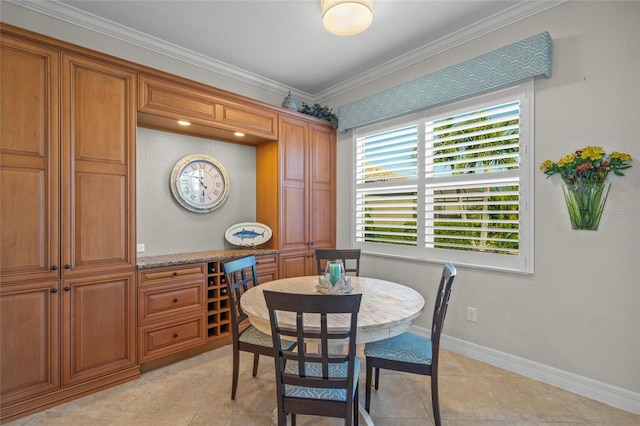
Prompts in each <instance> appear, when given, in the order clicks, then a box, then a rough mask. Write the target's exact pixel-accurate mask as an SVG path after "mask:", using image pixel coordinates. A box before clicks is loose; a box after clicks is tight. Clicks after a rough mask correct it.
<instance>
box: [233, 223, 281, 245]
mask: <svg viewBox="0 0 640 426" xmlns="http://www.w3.org/2000/svg"><path fill="white" fill-rule="evenodd" d="M271 235H272V233H271V228H269V227H268V226H267V225H265V224H263V223H258V222H242V223H236V224H235V225H231V226H230V227H229V228H228V229H227V231H226V232H225V233H224V238H225V239H226V240H227V241H228V242H229V243H231V244H233V245H234V246H240V247H255V246H259V245H260V244H264V243H266V242H267V241H269V240H270V239H271Z"/></svg>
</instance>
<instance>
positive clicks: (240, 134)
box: [234, 132, 244, 138]
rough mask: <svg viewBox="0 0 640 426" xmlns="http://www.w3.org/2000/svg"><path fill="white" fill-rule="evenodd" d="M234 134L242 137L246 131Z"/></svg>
mask: <svg viewBox="0 0 640 426" xmlns="http://www.w3.org/2000/svg"><path fill="white" fill-rule="evenodd" d="M234 135H236V136H237V137H239V138H241V137H243V136H244V133H242V132H235V133H234Z"/></svg>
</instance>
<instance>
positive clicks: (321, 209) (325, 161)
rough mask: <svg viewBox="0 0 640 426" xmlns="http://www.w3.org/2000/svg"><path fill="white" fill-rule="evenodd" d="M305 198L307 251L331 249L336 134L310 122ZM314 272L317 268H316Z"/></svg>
mask: <svg viewBox="0 0 640 426" xmlns="http://www.w3.org/2000/svg"><path fill="white" fill-rule="evenodd" d="M308 196H309V204H310V208H309V225H308V228H309V234H310V235H309V241H310V242H311V243H312V244H311V248H312V249H316V248H333V247H335V245H336V133H335V130H333V128H331V127H328V126H319V125H316V124H313V123H312V124H311V125H310V132H309V195H308ZM314 269H317V265H316V267H315V268H314ZM316 272H317V271H316ZM314 274H315V272H314ZM312 275H313V274H312Z"/></svg>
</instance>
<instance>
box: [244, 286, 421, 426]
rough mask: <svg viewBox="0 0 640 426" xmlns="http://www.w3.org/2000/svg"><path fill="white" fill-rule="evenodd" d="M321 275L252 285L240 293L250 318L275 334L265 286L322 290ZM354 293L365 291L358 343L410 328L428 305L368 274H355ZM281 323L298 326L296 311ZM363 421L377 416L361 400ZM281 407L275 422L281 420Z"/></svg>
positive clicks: (338, 323)
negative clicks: (425, 305) (264, 292)
mask: <svg viewBox="0 0 640 426" xmlns="http://www.w3.org/2000/svg"><path fill="white" fill-rule="evenodd" d="M316 285H318V276H317V275H315V276H305V277H294V278H284V279H280V280H274V281H268V282H266V283H264V284H260V285H258V286H255V287H253V288H251V289H249V290H248V291H247V292H245V293H244V294H243V295H242V296H241V297H240V306H241V308H242V310H243V311H244V312H245V313H246V314H247V315H248V316H249V321H251V324H253V326H254V327H256V328H257V329H258V330H260V331H262V332H263V333H266V334H269V335H270V334H271V323H270V320H269V310H268V309H267V304H266V302H265V300H264V294H263V291H264V290H271V291H279V292H284V293H300V294H320V293H319V291H318V290H317V289H316ZM351 285H352V287H353V290H352V292H351V293H352V294H353V293H360V294H362V300H361V302H360V311H359V312H358V329H357V332H356V342H357V343H367V342H375V341H377V340H382V339H386V338H389V337H393V336H397V335H398V334H401V333H403V332H404V331H406V330H407V329H408V328H409V327H411V325H412V324H413V323H414V321H415V320H416V318H418V316H420V314H421V313H422V311H423V309H424V298H423V297H422V295H421V294H420V293H418V292H417V291H415V290H413V289H412V288H410V287H407V286H405V285H402V284H398V283H395V282H391V281H385V280H380V279H377V278H368V277H351ZM278 320H279V322H280V325H282V326H290V327H295V315H291V316H290V321H287V319H286V315H283V316H280V317H279V318H278ZM328 326H329V327H330V328H331V327H340V328H345V327H348V318H346V317H342V318H341V316H340V315H337V316H332V317H331V318H329V323H328ZM358 408H359V413H360V416H359V417H360V424H362V425H366V426H372V425H373V420H372V419H371V417H370V416H369V413H367V412H366V411H365V409H364V407H363V406H362V405H361V404H359V407H358ZM277 418H278V416H277V409H276V410H275V411H274V414H273V422H274V424H276V423H277Z"/></svg>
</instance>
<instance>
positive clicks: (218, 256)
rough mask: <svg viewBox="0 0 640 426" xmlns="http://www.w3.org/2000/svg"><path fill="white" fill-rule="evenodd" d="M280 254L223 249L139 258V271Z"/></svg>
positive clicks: (273, 251) (259, 250)
mask: <svg viewBox="0 0 640 426" xmlns="http://www.w3.org/2000/svg"><path fill="white" fill-rule="evenodd" d="M252 254H255V255H256V256H260V255H267V254H278V250H276V249H253V248H247V249H222V250H208V251H198V252H192V253H175V254H163V255H159V256H144V257H138V269H148V268H157V267H162V266H173V265H183V264H187V263H202V262H211V261H221V260H229V259H235V258H239V257H245V256H251V255H252Z"/></svg>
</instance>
